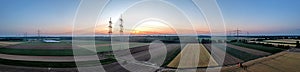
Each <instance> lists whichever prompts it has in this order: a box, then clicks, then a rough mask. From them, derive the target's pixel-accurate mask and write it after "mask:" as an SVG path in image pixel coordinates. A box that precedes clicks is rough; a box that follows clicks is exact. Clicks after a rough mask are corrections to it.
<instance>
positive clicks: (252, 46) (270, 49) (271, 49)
mask: <svg viewBox="0 0 300 72" xmlns="http://www.w3.org/2000/svg"><path fill="white" fill-rule="evenodd" d="M230 44H233V45H237V46H241V47H246V48H250V49H256V50H260V51H264V52H269V53H272V54H274V53H278V52H281V51H283V49H280V48H276V47H266V46H262V45H255V44H245V43H238V42H232V43H230Z"/></svg>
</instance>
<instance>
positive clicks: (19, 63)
mask: <svg viewBox="0 0 300 72" xmlns="http://www.w3.org/2000/svg"><path fill="white" fill-rule="evenodd" d="M100 62H101V64H102V65H106V64H111V63H114V62H117V60H116V59H112V58H108V59H103V60H100ZM77 63H78V64H80V66H84V67H88V66H98V65H99V61H97V60H95V61H81V62H77ZM0 64H4V65H13V66H26V67H45V68H48V67H51V68H74V67H77V66H76V63H75V62H40V61H20V60H8V59H0Z"/></svg>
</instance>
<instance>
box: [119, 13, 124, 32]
mask: <svg viewBox="0 0 300 72" xmlns="http://www.w3.org/2000/svg"><path fill="white" fill-rule="evenodd" d="M123 29H124V28H123V19H122V15H121V18H120V35H123Z"/></svg>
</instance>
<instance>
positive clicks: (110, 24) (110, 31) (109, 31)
mask: <svg viewBox="0 0 300 72" xmlns="http://www.w3.org/2000/svg"><path fill="white" fill-rule="evenodd" d="M108 28H109V30H108V34H109V36H111V34H112V22H111V18H110V19H109V26H108Z"/></svg>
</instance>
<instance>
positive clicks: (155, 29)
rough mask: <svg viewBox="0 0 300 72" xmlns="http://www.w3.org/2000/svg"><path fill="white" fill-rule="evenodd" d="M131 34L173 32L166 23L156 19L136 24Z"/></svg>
mask: <svg viewBox="0 0 300 72" xmlns="http://www.w3.org/2000/svg"><path fill="white" fill-rule="evenodd" d="M130 33H131V34H170V33H175V32H174V30H172V28H171V27H169V26H168V25H167V24H164V23H162V22H158V21H146V22H143V23H141V24H140V25H138V26H136V27H135V28H134V29H133V30H132V31H131V32H130Z"/></svg>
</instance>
